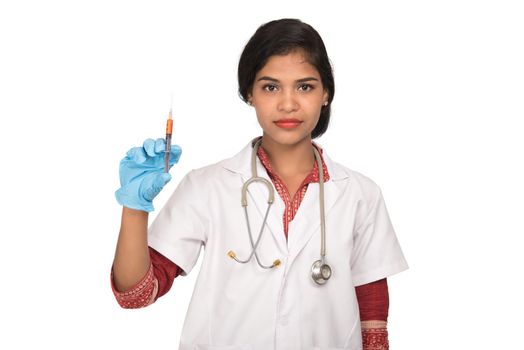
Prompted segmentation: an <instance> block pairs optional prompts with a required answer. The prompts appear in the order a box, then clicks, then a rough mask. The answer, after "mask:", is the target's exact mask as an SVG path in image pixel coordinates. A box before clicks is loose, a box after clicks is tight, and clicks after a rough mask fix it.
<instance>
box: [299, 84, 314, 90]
mask: <svg viewBox="0 0 524 350" xmlns="http://www.w3.org/2000/svg"><path fill="white" fill-rule="evenodd" d="M298 89H299V90H300V91H310V90H313V89H314V87H313V85H311V84H300V85H299V86H298Z"/></svg>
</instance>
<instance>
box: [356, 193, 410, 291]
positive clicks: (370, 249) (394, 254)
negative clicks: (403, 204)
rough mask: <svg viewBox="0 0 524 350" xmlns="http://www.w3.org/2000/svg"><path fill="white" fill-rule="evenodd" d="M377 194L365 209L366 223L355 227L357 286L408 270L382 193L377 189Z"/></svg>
mask: <svg viewBox="0 0 524 350" xmlns="http://www.w3.org/2000/svg"><path fill="white" fill-rule="evenodd" d="M375 190H376V194H374V195H373V199H372V200H371V201H370V203H366V205H365V208H366V215H365V216H364V217H365V219H364V220H363V221H362V222H360V223H359V222H357V223H356V228H355V230H354V233H353V249H352V256H351V272H352V277H353V284H354V285H355V286H360V285H363V284H366V283H370V282H373V281H377V280H380V279H383V278H386V277H388V276H391V275H393V274H396V273H398V272H401V271H403V270H405V269H407V268H408V265H407V262H406V260H405V258H404V255H403V253H402V250H401V248H400V245H399V242H398V240H397V237H396V234H395V231H394V229H393V225H392V224H391V220H390V218H389V214H388V211H387V209H386V204H385V202H384V198H383V197H382V191H381V190H380V188H379V187H378V186H377V187H376V188H375Z"/></svg>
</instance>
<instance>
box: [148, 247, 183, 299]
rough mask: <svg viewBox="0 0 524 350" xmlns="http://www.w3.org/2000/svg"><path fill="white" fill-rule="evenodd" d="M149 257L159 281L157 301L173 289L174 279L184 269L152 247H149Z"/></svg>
mask: <svg viewBox="0 0 524 350" xmlns="http://www.w3.org/2000/svg"><path fill="white" fill-rule="evenodd" d="M149 257H150V259H151V264H152V265H153V271H154V275H155V277H156V279H157V281H158V292H157V294H156V296H155V301H156V300H157V299H158V298H160V297H161V296H162V295H164V294H166V293H167V292H168V291H169V289H171V286H172V285H173V281H174V280H175V278H176V277H177V276H178V275H180V272H182V269H181V268H180V267H178V265H176V264H175V263H174V262H172V261H171V260H169V259H168V258H166V257H165V256H163V255H162V254H160V253H159V252H157V251H156V250H155V249H153V248H151V247H149Z"/></svg>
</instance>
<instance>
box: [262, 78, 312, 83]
mask: <svg viewBox="0 0 524 350" xmlns="http://www.w3.org/2000/svg"><path fill="white" fill-rule="evenodd" d="M261 80H269V81H273V82H275V83H279V82H280V81H279V80H278V79H275V78H271V77H268V76H263V77H260V78H258V79H257V81H261ZM311 80H314V81H318V79H317V78H315V77H307V78H302V79H298V80H297V81H296V82H297V83H303V82H305V81H311Z"/></svg>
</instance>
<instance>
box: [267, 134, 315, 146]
mask: <svg viewBox="0 0 524 350" xmlns="http://www.w3.org/2000/svg"><path fill="white" fill-rule="evenodd" d="M263 137H264V138H266V139H269V141H270V142H272V143H276V144H279V145H282V146H293V145H296V144H298V143H301V142H304V141H309V142H311V134H307V135H303V134H298V133H294V132H285V133H283V132H281V131H280V132H278V133H276V134H267V133H264V136H263Z"/></svg>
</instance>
